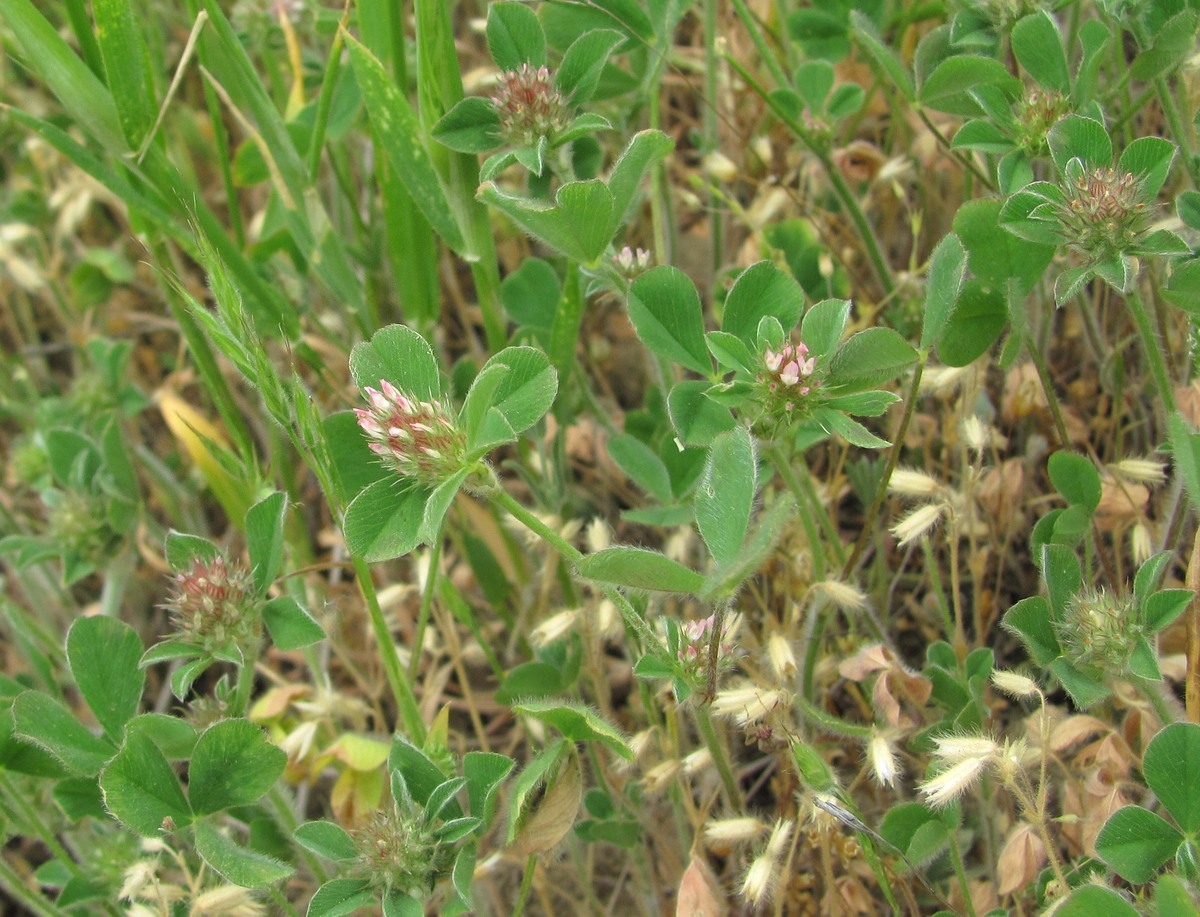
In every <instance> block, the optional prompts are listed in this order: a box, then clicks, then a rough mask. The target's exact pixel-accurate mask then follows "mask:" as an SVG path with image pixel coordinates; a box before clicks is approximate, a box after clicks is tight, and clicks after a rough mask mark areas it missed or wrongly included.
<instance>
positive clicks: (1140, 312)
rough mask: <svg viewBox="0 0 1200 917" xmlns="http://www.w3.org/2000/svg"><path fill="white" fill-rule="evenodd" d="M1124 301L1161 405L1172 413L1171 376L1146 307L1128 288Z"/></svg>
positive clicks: (1173, 396)
mask: <svg viewBox="0 0 1200 917" xmlns="http://www.w3.org/2000/svg"><path fill="white" fill-rule="evenodd" d="M1125 303H1126V304H1127V305H1128V306H1129V311H1130V313H1131V314H1132V315H1133V321H1134V324H1136V325H1137V329H1138V334H1140V335H1141V337H1142V348H1143V349H1144V350H1145V351H1146V359H1148V360H1149V361H1150V371H1151V373H1152V374H1153V375H1154V383H1155V384H1156V385H1157V386H1158V391H1159V395H1160V397H1161V398H1162V401H1163V407H1164V409H1165V410H1166V412H1167V413H1168V414H1172V413H1174V412H1175V392H1174V389H1173V388H1172V387H1171V378H1170V376H1169V375H1168V374H1167V364H1166V363H1165V362H1164V361H1163V356H1162V350H1160V349H1159V346H1158V334H1157V333H1156V329H1155V328H1154V326H1153V324H1151V322H1150V316H1149V314H1148V313H1147V312H1146V307H1145V306H1144V305H1143V304H1142V297H1141V296H1140V295H1138V291H1137V290H1130V291H1129V292H1128V293H1127V294H1125Z"/></svg>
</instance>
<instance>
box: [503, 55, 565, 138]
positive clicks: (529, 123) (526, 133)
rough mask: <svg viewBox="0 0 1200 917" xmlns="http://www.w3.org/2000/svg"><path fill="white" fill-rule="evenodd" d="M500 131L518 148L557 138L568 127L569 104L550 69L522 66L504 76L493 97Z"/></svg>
mask: <svg viewBox="0 0 1200 917" xmlns="http://www.w3.org/2000/svg"><path fill="white" fill-rule="evenodd" d="M492 104H493V105H495V106H496V114H497V115H498V116H499V118H500V130H501V133H503V134H504V136H505V138H506V139H507V140H508V141H509V142H510V143H512V144H514V145H521V146H531V145H533V144H534V143H536V142H537V141H538V138H539V137H553V136H554V135H555V134H557V133H559V132H561V131H562V130H563V128H565V127H566V125H567V104H566V100H565V99H563V97H562V93H560V92H559V91H558V88H557V87H556V86H555V85H554V79H553V77H552V75H551V73H550V68H549V67H545V66H542V67H531V66H530V65H529V64H527V63H525V64H521V66H520V67H518V68H517V69H516V70H509V71H507V72H506V73H503V74H501V76H500V81H499V83H498V84H497V85H496V92H495V94H494V95H493V96H492Z"/></svg>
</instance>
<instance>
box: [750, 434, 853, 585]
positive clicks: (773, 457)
mask: <svg viewBox="0 0 1200 917" xmlns="http://www.w3.org/2000/svg"><path fill="white" fill-rule="evenodd" d="M767 457H768V458H769V459H770V461H771V465H772V466H773V467H774V468H775V471H776V473H777V474H778V475H779V476H780V477H781V478H782V479H783V483H784V484H786V485H787V488H788V490H790V491H791V492H792V495H793V496H794V497H795V498H796V505H797V506H798V507H800V520H801V522H802V523H803V524H804V531H805V534H806V535H807V536H808V542H809V545H810V546H811V547H812V552H813V575H814V578H815V579H817V580H823V579H825V573H826V569H827V559H826V557H825V548H826V547H828V548H830V549H831V550H832V551H833V554H834V560H835V562H836V563H839V564H841V563H845V562H846V552H845V549H844V548H843V547H842V539H841V536H839V535H838V531H837V526H836V525H834V523H833V520H832V519H830V518H829V513H828V512H826V511H825V507H824V505H823V504H822V503H821V500H820V498H819V497H818V496H817V492H816V490H815V489H814V488H813V484H812V478H811V477H809V474H808V469H806V468H804V467H801V469H800V472H799V474H797V472H796V470H795V469H794V468H793V467H792V463H791V462H790V461H789V460H788V458H787V456H786V455H784V453H783V450H782V449H780V448H779V447H778V446H772V447H771V448H770V449H769V450H768V452H767ZM814 517H815V518H816V520H817V522H819V523H820V525H821V531H822V532H823V533H824V535H825V537H824V538H821V536H820V535H819V534H818V533H817V530H816V527H815V526H814V525H813V518H814Z"/></svg>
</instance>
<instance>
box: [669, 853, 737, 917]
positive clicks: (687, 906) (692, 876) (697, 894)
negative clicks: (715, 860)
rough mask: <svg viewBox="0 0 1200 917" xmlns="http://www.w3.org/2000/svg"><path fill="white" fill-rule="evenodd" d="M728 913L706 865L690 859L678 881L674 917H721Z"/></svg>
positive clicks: (700, 861) (719, 889)
mask: <svg viewBox="0 0 1200 917" xmlns="http://www.w3.org/2000/svg"><path fill="white" fill-rule="evenodd" d="M727 913H729V908H727V907H726V906H725V900H724V896H723V895H722V894H721V888H720V886H719V885H718V884H717V880H716V879H715V878H714V877H713V874H712V870H710V869H709V868H708V865H707V864H706V863H705V862H704V861H703V860H699V859H697V858H696V857H694V856H693V857H692V859H691V862H690V863H688V868H687V869H685V870H684V872H683V878H681V879H680V880H679V895H678V897H677V899H676V903H675V917H722V915H725V914H727Z"/></svg>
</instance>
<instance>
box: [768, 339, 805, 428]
mask: <svg viewBox="0 0 1200 917" xmlns="http://www.w3.org/2000/svg"><path fill="white" fill-rule="evenodd" d="M763 366H764V367H765V369H766V372H765V373H762V374H760V375H759V381H760V382H763V383H765V384H766V387H767V390H768V391H769V392H771V393H772V394H773V395H774V394H775V393H780V394H782V395H784V396H785V397H786V401H785V402H784V410H786V411H788V412H791V411H792V410H793V409H794V408H795V407H796V399H797V398H802V397H804V396H805V395H807V394H808V393H809V392H811V391H812V390H813V388H814V387H815V386H816V384H817V379H816V378H815V377H814V374H815V373H816V371H817V358H816V357H815V356H811V355H810V354H809V351H808V345H807V344H805V343H804V342H803V341H800V342H798V343H795V344H793V343H790V342H789V343H787V344H784V345H783V347H781V348H780V349H779V350H777V351H776V350H772V349H771V348H770V347H768V348H766V350H764V351H763Z"/></svg>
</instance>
